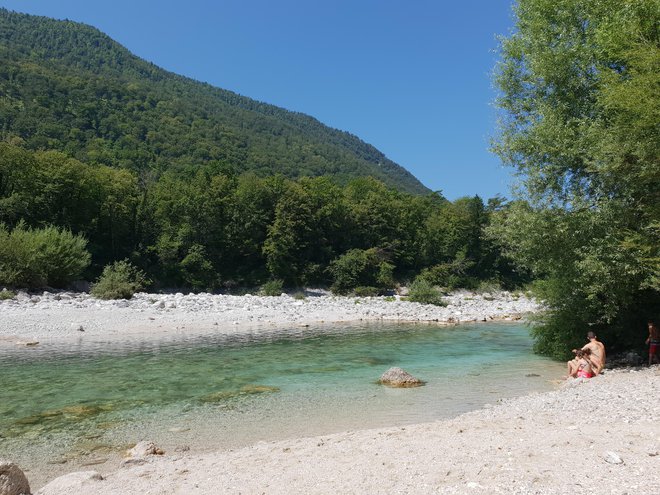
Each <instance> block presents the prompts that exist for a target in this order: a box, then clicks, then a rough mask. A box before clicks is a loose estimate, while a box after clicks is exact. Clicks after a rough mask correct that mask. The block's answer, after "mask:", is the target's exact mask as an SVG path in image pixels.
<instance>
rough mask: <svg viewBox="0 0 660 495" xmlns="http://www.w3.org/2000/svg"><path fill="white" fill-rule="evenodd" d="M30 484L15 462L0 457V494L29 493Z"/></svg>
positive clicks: (21, 494) (27, 494)
mask: <svg viewBox="0 0 660 495" xmlns="http://www.w3.org/2000/svg"><path fill="white" fill-rule="evenodd" d="M30 493H31V492H30V484H29V483H28V480H27V478H26V477H25V475H24V474H23V471H21V468H19V467H18V466H17V465H16V464H14V463H13V462H9V461H6V460H4V459H0V495H30Z"/></svg>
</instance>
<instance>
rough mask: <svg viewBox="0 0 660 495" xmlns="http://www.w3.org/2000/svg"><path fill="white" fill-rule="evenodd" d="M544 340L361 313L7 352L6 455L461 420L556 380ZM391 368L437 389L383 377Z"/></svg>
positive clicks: (34, 464) (235, 441)
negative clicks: (353, 317) (266, 327)
mask: <svg viewBox="0 0 660 495" xmlns="http://www.w3.org/2000/svg"><path fill="white" fill-rule="evenodd" d="M531 347H532V341H531V339H530V337H529V334H528V329H527V328H526V327H525V326H523V325H520V324H512V323H493V324H474V325H460V326H453V327H443V326H432V325H414V324H391V323H390V324H384V323H369V324H366V323H364V324H363V323H361V324H359V325H358V324H352V325H340V326H336V325H333V326H330V325H320V326H318V327H308V328H301V327H296V328H292V329H290V330H278V331H261V332H255V333H249V334H243V335H232V336H228V335H222V334H215V335H206V336H203V337H200V336H197V337H194V338H189V339H179V340H161V341H158V340H146V341H140V340H135V339H132V340H127V341H125V342H112V343H110V342H102V341H92V342H87V341H83V340H81V341H78V342H76V343H75V344H72V343H70V342H69V343H66V344H65V343H62V344H48V345H40V346H37V347H34V348H11V349H9V348H4V349H2V348H0V377H1V384H0V457H9V458H11V459H13V460H15V461H18V462H19V463H21V464H22V466H24V467H26V468H27V469H28V470H29V472H30V474H29V475H28V476H29V478H30V479H31V480H32V479H36V480H38V481H40V482H43V481H45V480H46V478H49V477H52V476H53V475H55V474H59V473H61V472H66V471H71V470H76V469H79V468H80V466H85V465H87V466H89V465H94V466H95V467H94V468H93V469H99V470H103V469H114V468H115V467H116V466H117V463H116V462H114V461H115V460H117V459H118V456H119V454H120V453H121V452H122V451H123V450H124V449H126V447H127V446H130V444H132V443H135V442H137V441H139V440H143V439H149V440H154V441H155V442H156V443H158V444H159V445H161V446H163V448H165V450H168V449H169V450H171V449H176V448H177V447H181V446H183V445H188V446H190V447H191V448H192V450H194V451H204V450H218V449H224V448H235V447H239V446H242V445H247V444H250V443H254V442H256V441H259V440H277V439H283V438H288V437H294V436H295V437H298V436H311V435H320V434H327V433H332V432H337V431H343V430H350V429H362V428H372V427H379V426H394V425H404V424H410V423H419V422H425V421H432V420H436V419H441V418H447V417H451V416H455V415H457V414H459V413H461V412H465V411H468V410H472V409H476V408H478V407H481V406H482V405H484V404H486V403H494V402H496V401H497V400H498V399H500V398H504V397H511V396H516V395H522V394H525V393H528V392H530V391H543V390H550V389H552V388H553V384H552V382H551V381H552V380H553V379H556V378H558V377H559V376H560V375H561V372H562V368H561V366H560V365H559V364H558V363H555V362H552V361H550V360H547V359H544V358H541V357H539V356H536V355H534V354H533V353H532V350H531ZM391 366H400V367H402V368H404V369H406V370H407V371H409V372H410V373H412V374H413V375H415V376H417V377H419V378H421V379H423V380H424V381H425V382H426V385H425V386H423V387H419V388H413V389H391V388H387V387H383V386H380V385H378V384H377V383H376V382H377V380H378V378H379V376H380V375H381V374H382V373H383V372H384V371H386V370H387V369H388V368H389V367H391ZM87 469H90V468H87ZM33 488H34V487H33Z"/></svg>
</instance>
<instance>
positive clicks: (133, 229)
mask: <svg viewBox="0 0 660 495" xmlns="http://www.w3.org/2000/svg"><path fill="white" fill-rule="evenodd" d="M502 207H503V204H502V201H501V200H498V199H495V200H491V201H489V202H488V204H486V205H485V204H484V202H483V201H482V200H481V199H480V198H479V197H472V198H462V199H459V200H456V201H454V202H450V201H447V200H446V199H444V198H443V197H442V196H441V195H439V194H429V195H426V196H419V195H412V194H408V193H403V192H399V191H396V190H394V189H391V188H388V187H386V186H385V185H384V184H383V183H381V182H379V181H377V180H375V179H373V178H368V177H367V178H358V179H353V180H351V181H350V182H349V183H348V184H346V185H339V184H337V183H336V182H334V181H333V180H331V179H330V178H327V177H316V178H309V177H305V178H300V179H297V180H292V179H287V178H285V177H283V176H282V175H273V176H270V177H266V178H261V177H258V176H257V175H255V174H254V173H243V174H240V175H235V174H229V173H227V172H224V171H222V170H218V167H216V166H214V165H207V166H201V167H190V168H189V169H187V170H186V169H180V170H177V171H169V172H164V173H162V174H161V175H160V176H159V177H158V179H154V180H153V181H151V182H149V183H144V182H142V181H141V180H140V178H139V176H138V175H137V174H136V173H135V172H132V171H130V170H126V169H118V168H112V167H107V166H104V165H89V164H85V163H83V162H80V161H78V160H76V159H75V158H71V157H68V156H67V155H65V154H63V153H62V152H59V151H40V152H33V151H29V150H24V149H22V148H20V147H17V146H14V145H11V144H8V143H0V223H1V224H2V225H3V227H2V230H0V235H5V236H6V237H7V238H8V239H9V237H10V235H11V234H12V233H14V232H20V233H22V234H21V235H24V233H25V232H27V231H30V230H32V231H35V229H37V230H38V229H43V228H46V227H48V226H56V227H58V228H59V229H60V231H62V232H70V233H72V234H74V235H76V236H82V237H84V239H85V241H86V246H85V249H84V251H85V252H88V253H89V254H90V255H91V264H89V266H85V269H86V272H84V274H85V275H86V276H87V277H88V279H93V278H94V277H95V276H97V275H98V273H100V271H101V269H102V268H103V267H104V266H105V265H107V264H109V263H111V262H114V261H117V260H123V259H129V260H130V261H131V262H132V263H133V264H135V265H137V266H139V267H141V268H143V269H144V270H145V271H146V272H147V274H148V275H149V277H150V279H151V280H152V281H153V282H154V286H155V287H189V288H193V289H196V290H214V289H231V288H236V287H239V286H255V285H259V284H262V283H264V282H266V281H268V280H271V279H276V280H281V281H282V282H283V283H284V284H285V285H286V286H290V287H291V286H302V285H310V284H311V285H316V284H321V285H333V284H334V286H335V287H336V288H337V290H338V291H340V292H346V291H349V290H351V289H354V288H356V287H371V288H374V289H373V290H374V291H375V292H376V293H378V292H382V291H384V290H386V289H392V288H393V287H394V285H395V281H396V280H401V281H405V280H411V279H413V278H414V277H415V276H417V275H419V274H420V273H422V272H424V274H425V277H426V278H428V279H429V280H431V279H432V280H433V282H434V283H436V284H439V285H443V286H448V287H462V286H465V287H476V286H477V285H478V284H479V283H480V281H483V280H491V281H495V282H497V283H498V284H500V283H501V284H504V285H506V286H513V285H516V284H519V283H520V282H521V281H523V280H525V279H524V275H520V274H519V273H518V272H516V271H515V270H514V269H513V268H512V266H511V265H510V264H509V263H508V262H507V261H506V259H505V258H503V257H502V256H501V254H500V251H499V249H498V248H497V247H496V245H495V244H494V243H493V242H490V241H488V240H486V239H484V237H483V233H484V229H485V228H486V227H487V226H488V224H489V222H490V217H491V215H492V213H493V212H495V211H497V210H499V209H501V208H502ZM16 235H18V234H16ZM4 245H5V247H6V250H10V246H11V243H9V242H7V243H5V244H4ZM16 249H18V248H16ZM12 252H13V251H12ZM12 252H5V253H3V252H2V248H0V284H2V283H4V284H9V285H24V286H40V285H53V286H57V284H58V283H61V277H59V278H58V279H57V280H53V279H51V278H52V277H49V276H48V273H47V272H46V273H42V274H39V273H35V274H33V275H29V274H24V275H19V274H18V271H14V272H12V271H11V270H8V269H7V267H8V266H9V264H10V263H9V262H6V263H5V265H4V267H5V268H4V270H3V265H2V261H3V255H4V256H5V260H9V259H10V258H11V256H14V254H12ZM12 273H14V275H12ZM82 274H83V273H82V272H80V271H79V272H78V273H77V274H76V273H73V274H72V277H74V278H75V276H81V275H82ZM347 274H350V275H347ZM346 276H350V277H353V278H350V279H346ZM12 277H13V278H12ZM70 281H71V280H68V282H70Z"/></svg>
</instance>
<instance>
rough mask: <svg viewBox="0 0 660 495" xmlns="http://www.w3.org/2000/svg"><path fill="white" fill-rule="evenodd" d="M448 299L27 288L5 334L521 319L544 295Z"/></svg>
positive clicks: (6, 319) (21, 337)
mask: <svg viewBox="0 0 660 495" xmlns="http://www.w3.org/2000/svg"><path fill="white" fill-rule="evenodd" d="M444 300H445V302H446V303H447V306H444V307H442V306H432V305H424V304H419V303H414V302H409V301H406V300H404V298H401V297H400V296H391V297H339V296H333V295H331V294H329V293H328V292H326V291H322V290H307V291H305V292H304V293H297V294H295V295H289V294H282V295H281V296H275V297H268V296H257V295H250V294H246V295H242V296H233V295H216V294H206V293H200V294H192V293H191V294H182V293H176V294H148V293H138V294H135V295H134V296H133V298H131V299H130V300H117V301H104V300H100V299H95V298H93V297H91V296H90V295H89V294H87V293H73V292H47V291H46V292H40V293H36V294H28V293H26V292H19V293H18V294H17V295H16V297H14V298H13V299H7V300H3V301H2V300H0V342H3V341H4V342H5V343H7V342H18V343H23V344H29V343H30V342H32V343H33V342H37V341H40V340H45V339H56V340H60V339H68V338H76V339H77V338H81V337H85V338H94V337H102V338H113V336H120V337H122V336H127V335H140V334H152V335H153V334H170V335H176V334H182V333H186V334H188V333H193V332H218V331H221V332H237V331H241V330H244V329H254V328H255V327H264V326H265V327H272V326H284V325H291V324H294V325H305V324H311V323H315V324H316V323H321V322H326V323H339V322H349V321H377V320H387V321H408V322H430V323H439V324H453V323H464V322H474V321H493V320H518V319H521V318H522V317H523V316H524V315H526V314H529V313H532V312H535V311H538V310H539V308H540V305H539V303H537V302H536V301H535V300H533V299H531V298H529V297H527V296H525V295H523V294H512V293H509V292H497V293H493V294H488V293H485V294H477V293H471V292H465V291H461V292H456V293H452V294H450V295H448V296H446V297H445V298H444Z"/></svg>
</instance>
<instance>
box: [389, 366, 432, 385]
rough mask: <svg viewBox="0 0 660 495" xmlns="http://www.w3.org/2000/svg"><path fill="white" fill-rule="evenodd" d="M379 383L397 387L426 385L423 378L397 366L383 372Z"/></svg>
mask: <svg viewBox="0 0 660 495" xmlns="http://www.w3.org/2000/svg"><path fill="white" fill-rule="evenodd" d="M379 383H382V384H383V385H387V386H388V387H395V388H407V387H421V386H422V385H424V382H423V381H422V380H420V379H419V378H416V377H414V376H412V375H411V374H410V373H408V372H407V371H405V370H403V369H401V368H397V367H393V368H390V369H389V370H387V371H386V372H385V373H383V374H382V375H381V377H380V380H379Z"/></svg>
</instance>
